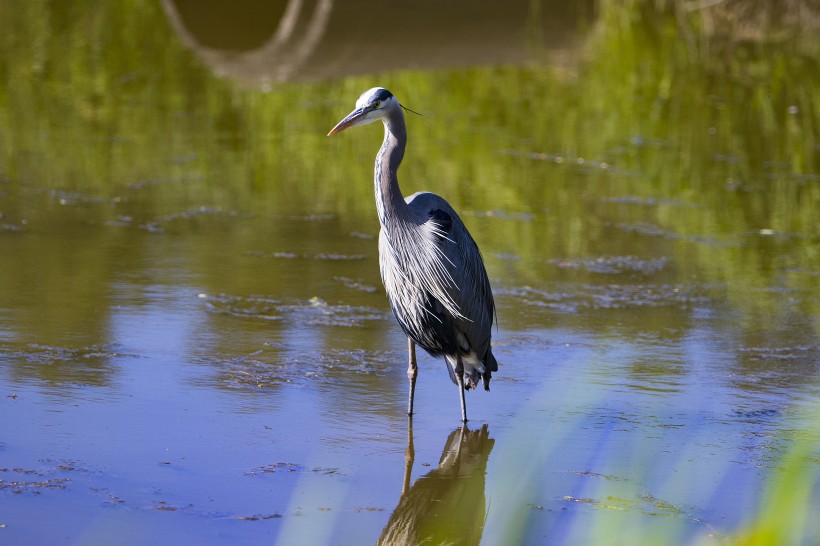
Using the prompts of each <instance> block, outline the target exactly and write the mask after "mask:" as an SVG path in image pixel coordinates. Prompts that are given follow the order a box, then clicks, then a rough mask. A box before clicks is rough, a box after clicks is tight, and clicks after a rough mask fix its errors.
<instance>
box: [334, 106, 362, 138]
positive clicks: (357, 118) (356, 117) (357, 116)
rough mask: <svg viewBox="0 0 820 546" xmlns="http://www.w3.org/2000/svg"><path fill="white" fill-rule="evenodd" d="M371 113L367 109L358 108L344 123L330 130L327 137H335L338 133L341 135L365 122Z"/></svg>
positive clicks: (341, 122)
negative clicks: (349, 128)
mask: <svg viewBox="0 0 820 546" xmlns="http://www.w3.org/2000/svg"><path fill="white" fill-rule="evenodd" d="M368 112H370V110H369V109H367V108H356V109H355V110H353V111H352V112H350V113H349V114H348V115H347V117H345V118H344V119H343V120H342V121H340V122H339V123H337V124H336V127H334V128H333V129H331V130H330V132H329V133H328V134H327V136H330V135H335V134H336V133H341V132H342V131H344V130H345V129H347V128H348V127H354V126H356V125H358V124H359V123H361V122H362V121H364V119H365V116H366V115H367V114H368Z"/></svg>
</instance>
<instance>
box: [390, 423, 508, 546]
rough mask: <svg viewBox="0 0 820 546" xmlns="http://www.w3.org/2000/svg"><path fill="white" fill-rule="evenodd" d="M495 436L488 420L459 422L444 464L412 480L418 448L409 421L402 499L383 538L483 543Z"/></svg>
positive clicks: (446, 447)
mask: <svg viewBox="0 0 820 546" xmlns="http://www.w3.org/2000/svg"><path fill="white" fill-rule="evenodd" d="M493 444H495V440H493V439H492V438H490V433H489V429H488V428H487V425H486V424H485V425H483V426H482V427H481V428H480V429H478V430H470V429H468V428H467V427H466V426H464V427H461V428H457V429H456V430H454V431H453V432H451V433H450V435H449V436H448V437H447V442H446V443H445V444H444V450H443V451H442V453H441V459H440V460H439V464H438V467H437V468H435V469H434V470H431V471H430V472H428V473H427V474H425V475H424V476H422V477H421V478H419V479H418V480H416V482H415V483H414V484H413V485H412V486H411V485H410V477H411V474H412V472H413V461H414V459H415V450H414V447H413V424H412V421H410V423H409V424H408V429H407V451H406V452H405V468H404V485H403V487H402V494H401V499H399V504H398V506H396V508H395V510H393V514H392V515H391V516H390V520H389V521H388V522H387V525H386V526H385V527H384V529H383V530H382V533H381V536H380V537H379V540H378V542H377V544H384V545H388V544H389V545H399V544H478V543H479V542H481V536H482V534H483V532H484V521H485V514H486V504H485V498H484V478H485V474H486V470H487V460H488V459H489V457H490V452H491V451H492V449H493Z"/></svg>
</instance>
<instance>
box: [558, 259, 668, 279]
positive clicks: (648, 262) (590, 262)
mask: <svg viewBox="0 0 820 546" xmlns="http://www.w3.org/2000/svg"><path fill="white" fill-rule="evenodd" d="M549 263H551V264H553V265H557V266H558V267H560V268H562V269H584V270H586V271H589V272H590V273H602V274H609V275H613V274H623V273H642V274H645V275H650V274H653V273H657V272H658V271H661V270H663V269H664V268H665V267H666V265H667V264H668V263H669V258H666V257H661V258H648V259H641V258H638V257H637V256H599V257H597V258H584V259H579V260H572V259H563V260H550V261H549Z"/></svg>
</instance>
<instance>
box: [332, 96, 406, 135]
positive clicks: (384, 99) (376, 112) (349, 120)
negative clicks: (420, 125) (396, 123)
mask: <svg viewBox="0 0 820 546" xmlns="http://www.w3.org/2000/svg"><path fill="white" fill-rule="evenodd" d="M398 107H399V101H397V100H396V97H394V96H393V93H391V92H390V91H388V90H387V89H385V88H384V87H374V88H373V89H368V90H367V91H365V92H364V93H362V95H361V96H360V97H359V100H357V101H356V109H355V110H353V111H352V112H350V113H349V114H348V115H347V116H346V117H345V118H344V119H343V120H342V121H340V122H339V123H337V124H336V126H335V127H334V128H333V129H331V130H330V132H329V133H328V134H327V135H328V136H330V135H335V134H336V133H339V132H341V131H344V130H345V129H348V128H350V127H356V126H357V125H366V124H368V123H373V122H374V121H376V120H380V119H384V118H386V117H387V116H388V115H389V113H390V112H391V111H392V110H393V109H394V108H398Z"/></svg>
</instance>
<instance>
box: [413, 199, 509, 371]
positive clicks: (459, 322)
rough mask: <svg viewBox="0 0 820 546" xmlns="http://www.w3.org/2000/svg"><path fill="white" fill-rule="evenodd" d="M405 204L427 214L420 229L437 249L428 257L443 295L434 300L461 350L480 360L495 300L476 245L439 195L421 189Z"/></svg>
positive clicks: (487, 339) (486, 347)
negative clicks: (447, 318) (461, 341)
mask: <svg viewBox="0 0 820 546" xmlns="http://www.w3.org/2000/svg"><path fill="white" fill-rule="evenodd" d="M408 204H409V205H410V206H411V207H412V208H414V209H415V210H417V211H418V212H420V213H422V214H426V215H427V218H428V220H427V222H426V223H425V224H424V225H423V226H422V229H424V230H426V231H427V232H428V233H429V235H428V237H429V239H428V240H431V241H434V242H435V244H436V247H437V249H438V251H437V252H436V253H435V256H434V257H433V258H431V259H434V260H437V261H438V264H436V266H435V267H432V268H431V269H432V271H433V272H434V273H435V277H436V278H435V284H436V285H437V286H436V288H437V290H438V291H439V292H443V294H440V295H438V296H437V297H436V299H437V300H438V301H439V302H440V303H441V305H442V306H443V307H444V308H445V309H446V310H447V311H448V312H449V315H450V320H452V321H453V322H454V324H455V327H456V329H457V330H458V332H460V333H461V334H463V336H464V338H465V339H466V341H467V342H468V343H469V346H468V347H462V349H469V350H472V351H474V352H475V353H476V355H478V357H479V358H480V359H482V360H484V359H485V356H486V355H487V353H488V351H489V348H490V338H491V333H492V332H491V330H492V323H493V320H494V317H495V302H494V300H493V294H492V290H491V289H490V281H489V279H488V277H487V271H486V269H485V268H484V260H483V258H482V257H481V252H480V251H479V249H478V245H476V243H475V241H474V240H473V238H472V236H471V235H470V233H469V231H467V228H466V226H465V225H464V223H463V222H462V221H461V218H459V216H458V214H457V213H456V212H455V211H454V210H453V208H452V207H451V206H450V205H449V204H448V203H447V202H446V201H445V200H444V199H442V198H441V197H439V196H437V195H435V194H432V193H427V192H424V193H420V194H416V195H414V196H411V197H410V198H409V199H408ZM431 293H432V294H433V295H434V296H436V293H435V292H431ZM442 296H443V297H442ZM442 300H443V301H442ZM450 304H452V306H454V307H455V309H452V308H451V305H450Z"/></svg>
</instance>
